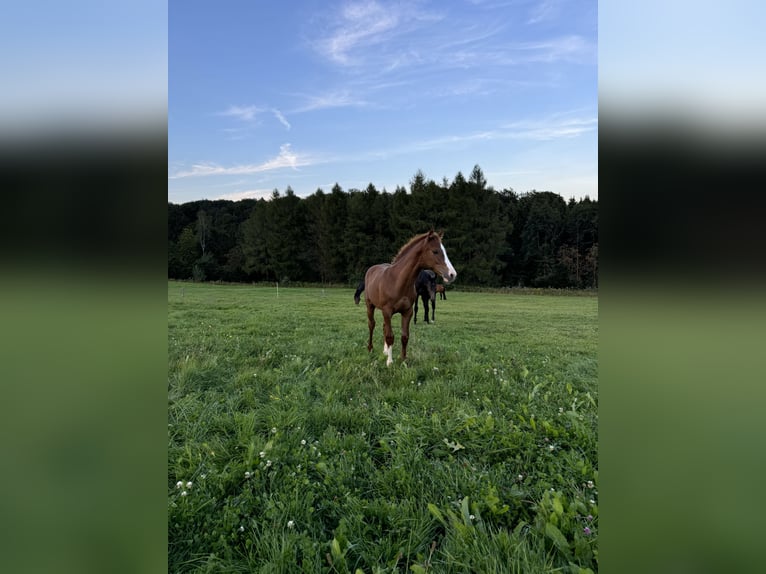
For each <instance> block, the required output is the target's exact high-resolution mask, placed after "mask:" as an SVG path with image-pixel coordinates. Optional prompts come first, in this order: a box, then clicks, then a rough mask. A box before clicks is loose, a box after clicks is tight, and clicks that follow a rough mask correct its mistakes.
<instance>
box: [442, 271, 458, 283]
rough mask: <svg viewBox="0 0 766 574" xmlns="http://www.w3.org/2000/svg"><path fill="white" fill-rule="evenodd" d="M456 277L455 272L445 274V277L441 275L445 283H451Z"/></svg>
mask: <svg viewBox="0 0 766 574" xmlns="http://www.w3.org/2000/svg"><path fill="white" fill-rule="evenodd" d="M456 277H457V272H456V273H447V274H446V275H442V279H444V282H445V283H452V282H453V281H454V280H455V278H456Z"/></svg>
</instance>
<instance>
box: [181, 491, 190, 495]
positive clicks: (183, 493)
mask: <svg viewBox="0 0 766 574" xmlns="http://www.w3.org/2000/svg"><path fill="white" fill-rule="evenodd" d="M187 494H189V493H188V492H186V491H185V490H184V491H182V492H181V496H186V495H187Z"/></svg>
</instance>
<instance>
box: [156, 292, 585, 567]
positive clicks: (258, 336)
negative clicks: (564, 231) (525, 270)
mask: <svg viewBox="0 0 766 574" xmlns="http://www.w3.org/2000/svg"><path fill="white" fill-rule="evenodd" d="M448 297H449V299H448V300H447V301H437V308H436V323H435V324H432V325H428V324H424V323H423V322H422V315H421V317H420V319H419V322H418V324H417V325H414V324H413V325H412V326H411V332H410V344H409V348H408V355H409V356H408V360H407V362H406V364H403V363H402V361H401V360H400V359H399V358H398V355H399V351H400V342H399V334H400V321H399V315H396V316H395V317H394V323H393V325H394V334H395V337H396V339H395V340H396V342H395V345H394V358H395V362H394V364H393V365H392V366H391V367H389V368H387V367H386V366H385V356H384V355H383V352H382V346H383V340H382V339H383V335H382V318H381V316H380V314H378V315H377V317H376V319H377V321H378V326H377V328H376V332H375V338H374V345H375V347H374V349H373V352H372V353H368V352H367V348H366V345H367V319H366V313H365V309H364V304H363V303H362V304H360V305H359V306H355V305H354V303H353V299H352V298H353V289H324V290H323V289H321V288H319V287H316V288H280V289H279V293H278V296H277V291H276V289H275V288H269V287H253V286H237V285H208V284H192V283H177V282H171V283H169V284H168V337H169V340H168V560H169V564H168V566H169V571H170V572H190V571H205V572H284V573H292V572H339V573H340V572H350V573H357V572H364V573H367V574H372V573H383V572H402V573H403V572H414V573H422V572H433V573H451V572H476V573H493V572H497V573H501V572H503V573H505V572H525V573H530V572H553V571H556V572H588V570H589V569H590V570H592V571H594V572H595V571H597V570H598V454H597V453H598V450H597V446H598V437H597V427H598V408H597V407H598V388H597V371H598V369H597V340H598V327H597V314H598V299H597V298H596V297H590V296H588V297H569V296H561V295H555V296H554V295H516V294H491V293H466V292H460V291H459V290H453V291H450V292H449V293H448ZM421 313H422V310H421Z"/></svg>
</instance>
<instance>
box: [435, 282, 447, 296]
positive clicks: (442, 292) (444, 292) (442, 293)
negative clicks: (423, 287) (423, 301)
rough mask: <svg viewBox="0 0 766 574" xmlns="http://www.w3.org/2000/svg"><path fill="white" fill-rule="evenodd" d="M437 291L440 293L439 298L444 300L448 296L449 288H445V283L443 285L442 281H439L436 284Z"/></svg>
mask: <svg viewBox="0 0 766 574" xmlns="http://www.w3.org/2000/svg"><path fill="white" fill-rule="evenodd" d="M436 292H437V293H438V294H439V299H442V300H444V299H446V298H447V290H446V289H445V288H444V285H442V284H441V283H439V284H438V285H437V286H436Z"/></svg>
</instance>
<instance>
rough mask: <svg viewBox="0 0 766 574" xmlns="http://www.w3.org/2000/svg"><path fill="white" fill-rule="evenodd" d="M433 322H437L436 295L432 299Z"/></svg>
mask: <svg viewBox="0 0 766 574" xmlns="http://www.w3.org/2000/svg"><path fill="white" fill-rule="evenodd" d="M431 323H436V296H435V295H434V298H433V299H431Z"/></svg>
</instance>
